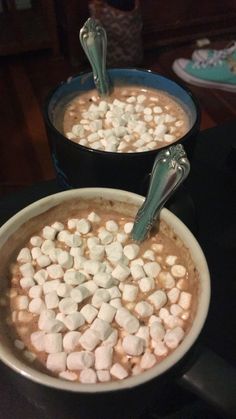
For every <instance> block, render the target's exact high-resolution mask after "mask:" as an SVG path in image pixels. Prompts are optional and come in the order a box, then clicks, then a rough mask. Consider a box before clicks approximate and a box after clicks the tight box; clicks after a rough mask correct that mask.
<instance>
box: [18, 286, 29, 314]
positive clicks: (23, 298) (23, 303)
mask: <svg viewBox="0 0 236 419" xmlns="http://www.w3.org/2000/svg"><path fill="white" fill-rule="evenodd" d="M30 289H32V288H30ZM28 306H29V298H28V297H27V295H18V296H17V298H16V307H17V309H18V310H27V309H28Z"/></svg>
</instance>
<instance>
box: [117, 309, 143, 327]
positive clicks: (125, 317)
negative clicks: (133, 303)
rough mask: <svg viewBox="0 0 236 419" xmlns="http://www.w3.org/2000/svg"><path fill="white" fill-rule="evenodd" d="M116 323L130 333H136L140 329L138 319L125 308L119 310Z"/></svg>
mask: <svg viewBox="0 0 236 419" xmlns="http://www.w3.org/2000/svg"><path fill="white" fill-rule="evenodd" d="M115 321H116V323H118V325H119V326H121V327H123V328H124V330H125V331H126V332H128V333H136V332H137V330H138V328H139V321H138V319H137V318H136V317H135V316H133V315H132V314H131V313H130V312H129V310H127V309H126V308H124V307H120V308H118V309H117V312H116V316H115Z"/></svg>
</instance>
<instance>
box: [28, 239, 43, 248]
mask: <svg viewBox="0 0 236 419" xmlns="http://www.w3.org/2000/svg"><path fill="white" fill-rule="evenodd" d="M42 243H43V239H42V238H41V237H40V236H33V237H31V239H30V244H32V246H36V247H40V246H41V244H42Z"/></svg>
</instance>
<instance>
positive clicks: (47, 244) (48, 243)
mask: <svg viewBox="0 0 236 419" xmlns="http://www.w3.org/2000/svg"><path fill="white" fill-rule="evenodd" d="M54 248H55V243H54V242H53V241H52V240H49V239H47V240H44V242H43V243H42V246H41V251H42V253H43V254H44V255H47V256H48V255H49V253H50V251H51V250H52V249H54Z"/></svg>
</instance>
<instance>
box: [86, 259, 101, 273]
mask: <svg viewBox="0 0 236 419" xmlns="http://www.w3.org/2000/svg"><path fill="white" fill-rule="evenodd" d="M101 266H102V264H101V262H99V261H98V260H86V261H85V262H84V264H83V269H84V271H85V272H86V273H88V274H90V275H96V274H97V273H98V272H99V271H100V270H101Z"/></svg>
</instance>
